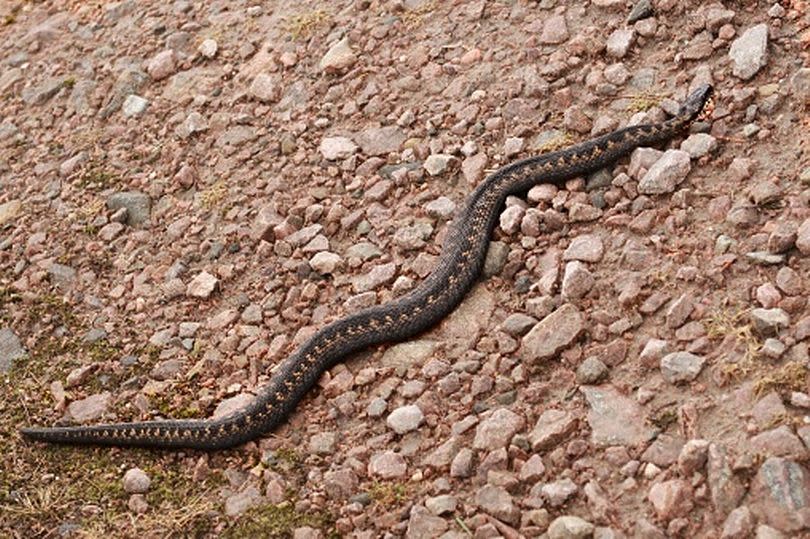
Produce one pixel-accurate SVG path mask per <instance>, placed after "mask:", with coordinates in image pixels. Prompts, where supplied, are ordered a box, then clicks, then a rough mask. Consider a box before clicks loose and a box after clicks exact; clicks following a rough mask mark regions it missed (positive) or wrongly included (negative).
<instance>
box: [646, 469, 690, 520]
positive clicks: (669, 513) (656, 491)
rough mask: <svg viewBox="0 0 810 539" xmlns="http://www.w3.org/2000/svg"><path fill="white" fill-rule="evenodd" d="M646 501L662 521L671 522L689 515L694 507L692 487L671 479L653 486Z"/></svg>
mask: <svg viewBox="0 0 810 539" xmlns="http://www.w3.org/2000/svg"><path fill="white" fill-rule="evenodd" d="M647 499H648V500H650V503H652V505H653V508H654V509H655V512H656V514H657V515H658V517H659V518H661V519H663V520H671V519H673V518H676V517H682V516H686V515H688V514H689V512H690V511H691V510H692V508H693V507H694V502H693V501H692V487H691V486H690V485H689V483H687V482H686V481H684V480H683V479H672V480H669V481H663V482H661V483H656V484H654V485H653V486H652V487H651V488H650V491H649V493H648V494H647Z"/></svg>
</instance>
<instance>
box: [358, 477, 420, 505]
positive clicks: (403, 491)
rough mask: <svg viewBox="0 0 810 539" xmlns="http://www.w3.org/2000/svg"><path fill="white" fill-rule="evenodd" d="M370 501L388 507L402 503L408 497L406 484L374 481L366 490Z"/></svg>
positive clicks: (408, 489) (408, 491)
mask: <svg viewBox="0 0 810 539" xmlns="http://www.w3.org/2000/svg"><path fill="white" fill-rule="evenodd" d="M368 494H369V496H371V499H372V500H373V501H374V502H375V503H377V504H379V505H382V506H385V507H389V506H395V505H398V504H401V503H403V502H404V501H406V500H407V499H408V498H409V497H410V494H411V492H410V488H409V485H408V484H407V483H402V482H399V481H375V482H374V483H372V484H371V486H370V487H369V488H368Z"/></svg>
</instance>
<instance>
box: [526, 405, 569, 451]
mask: <svg viewBox="0 0 810 539" xmlns="http://www.w3.org/2000/svg"><path fill="white" fill-rule="evenodd" d="M577 424H578V421H577V418H576V417H574V416H573V415H571V414H569V413H567V412H563V411H562V410H555V409H553V408H552V409H550V410H546V411H545V412H543V413H542V414H541V415H540V417H539V418H538V419H537V424H536V425H535V426H534V429H533V430H532V432H531V433H530V434H529V441H531V444H532V450H533V451H540V450H544V449H549V448H551V447H554V446H556V445H558V444H560V443H561V442H563V441H564V440H565V439H567V438H568V437H569V436H570V435H571V434H573V433H574V431H575V430H576V428H577Z"/></svg>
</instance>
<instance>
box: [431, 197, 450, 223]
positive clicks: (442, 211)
mask: <svg viewBox="0 0 810 539" xmlns="http://www.w3.org/2000/svg"><path fill="white" fill-rule="evenodd" d="M425 211H426V212H427V214H428V215H430V216H431V217H433V218H434V219H443V220H448V219H450V218H451V217H452V216H453V214H454V213H455V211H456V203H455V202H453V201H452V200H450V199H449V198H447V197H445V196H441V197H439V198H437V199H435V200H431V201H430V202H428V203H427V204H425Z"/></svg>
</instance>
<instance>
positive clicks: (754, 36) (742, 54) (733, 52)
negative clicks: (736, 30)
mask: <svg viewBox="0 0 810 539" xmlns="http://www.w3.org/2000/svg"><path fill="white" fill-rule="evenodd" d="M767 53H768V25H767V24H766V23H762V24H758V25H756V26H753V27H751V28H749V29H747V30H746V31H745V32H743V33H742V35H741V36H740V37H738V38H737V39H735V40H734V41H733V42H732V43H731V48H730V49H729V51H728V56H729V58H731V60H732V61H733V62H734V67H733V73H734V76H736V77H738V78H740V79H743V80H748V79H750V78H751V77H753V76H754V75H756V74H757V72H758V71H759V70H760V69H762V68H763V67H764V66H765V64H766V63H767Z"/></svg>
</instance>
